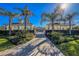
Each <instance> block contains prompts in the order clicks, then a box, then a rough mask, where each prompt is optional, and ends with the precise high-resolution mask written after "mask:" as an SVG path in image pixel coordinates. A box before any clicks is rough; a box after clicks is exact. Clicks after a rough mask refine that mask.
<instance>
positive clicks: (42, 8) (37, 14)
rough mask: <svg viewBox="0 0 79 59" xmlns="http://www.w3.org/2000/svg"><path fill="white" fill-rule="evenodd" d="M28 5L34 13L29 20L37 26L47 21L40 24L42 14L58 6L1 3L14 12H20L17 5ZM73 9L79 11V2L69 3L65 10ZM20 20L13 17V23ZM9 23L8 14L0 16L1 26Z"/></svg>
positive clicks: (76, 20) (49, 4)
mask: <svg viewBox="0 0 79 59" xmlns="http://www.w3.org/2000/svg"><path fill="white" fill-rule="evenodd" d="M25 5H26V6H28V9H29V10H30V11H31V12H32V13H34V15H33V16H31V17H29V21H30V22H31V23H32V24H33V25H34V26H36V27H39V26H42V27H44V26H45V25H46V23H43V24H42V25H40V20H41V14H42V13H44V12H46V13H51V12H53V11H54V8H55V7H56V6H57V4H55V3H0V7H3V8H5V9H6V10H8V11H12V12H15V13H17V12H20V11H18V10H15V9H14V8H15V7H19V8H23V7H24V6H25ZM72 11H76V12H79V4H68V7H67V8H66V10H65V13H69V12H72ZM74 19H75V21H74V23H75V24H78V23H79V16H76V17H74ZM15 22H18V19H17V18H15V19H13V23H15ZM8 23H9V17H8V16H0V26H2V25H4V24H8Z"/></svg>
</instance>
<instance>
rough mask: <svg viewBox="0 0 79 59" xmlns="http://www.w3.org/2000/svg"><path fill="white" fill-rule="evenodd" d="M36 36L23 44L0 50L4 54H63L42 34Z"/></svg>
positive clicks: (0, 53)
mask: <svg viewBox="0 0 79 59" xmlns="http://www.w3.org/2000/svg"><path fill="white" fill-rule="evenodd" d="M36 35H37V36H36V38H34V39H33V40H31V41H30V42H28V43H25V44H23V45H19V46H16V47H14V48H12V49H8V50H5V51H2V52H0V55H3V56H4V55H5V56H63V54H62V53H61V52H60V51H59V50H58V49H57V48H56V47H55V46H54V45H53V44H52V43H51V42H50V41H49V39H47V38H46V37H45V36H44V34H42V33H40V34H39V33H37V34H36Z"/></svg>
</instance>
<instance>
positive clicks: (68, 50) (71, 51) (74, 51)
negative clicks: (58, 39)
mask: <svg viewBox="0 0 79 59" xmlns="http://www.w3.org/2000/svg"><path fill="white" fill-rule="evenodd" d="M57 47H58V48H59V49H60V50H61V51H62V52H63V53H64V55H66V56H79V51H78V50H79V46H78V43H77V42H76V41H70V42H67V43H62V44H60V45H58V46H57Z"/></svg>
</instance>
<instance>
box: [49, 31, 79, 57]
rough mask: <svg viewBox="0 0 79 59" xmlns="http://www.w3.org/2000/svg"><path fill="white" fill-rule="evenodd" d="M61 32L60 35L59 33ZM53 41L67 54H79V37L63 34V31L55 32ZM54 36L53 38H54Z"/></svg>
mask: <svg viewBox="0 0 79 59" xmlns="http://www.w3.org/2000/svg"><path fill="white" fill-rule="evenodd" d="M59 34H60V35H59ZM50 37H51V39H50V40H51V42H52V43H54V44H55V45H56V46H57V47H58V48H59V49H60V50H61V52H62V53H63V54H64V55H66V56H79V39H78V38H75V37H74V36H67V35H65V36H63V35H61V33H57V32H55V33H53V34H52V35H51V36H50ZM52 38H53V39H52Z"/></svg>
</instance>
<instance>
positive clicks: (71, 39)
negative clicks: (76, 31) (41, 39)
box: [64, 36, 75, 42]
mask: <svg viewBox="0 0 79 59" xmlns="http://www.w3.org/2000/svg"><path fill="white" fill-rule="evenodd" d="M73 40H75V39H74V38H73V37H70V36H64V42H69V41H73Z"/></svg>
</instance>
